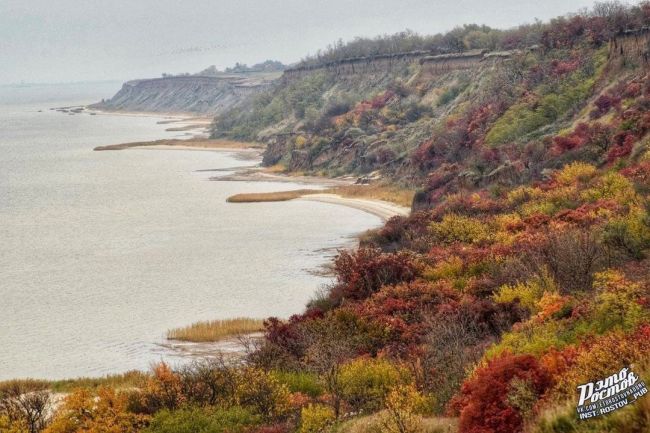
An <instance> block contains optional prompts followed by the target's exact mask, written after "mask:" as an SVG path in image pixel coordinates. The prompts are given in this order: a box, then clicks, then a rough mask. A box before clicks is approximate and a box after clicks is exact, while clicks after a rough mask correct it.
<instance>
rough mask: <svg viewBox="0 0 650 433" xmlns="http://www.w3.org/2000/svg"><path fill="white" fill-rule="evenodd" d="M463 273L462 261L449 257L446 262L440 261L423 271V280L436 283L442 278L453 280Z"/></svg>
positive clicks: (455, 257) (458, 258)
mask: <svg viewBox="0 0 650 433" xmlns="http://www.w3.org/2000/svg"><path fill="white" fill-rule="evenodd" d="M462 271H463V260H462V259H461V258H460V257H457V256H451V257H449V258H448V259H447V260H442V261H440V262H438V263H436V264H435V266H433V267H429V268H427V269H426V270H425V271H424V278H426V279H428V280H431V281H437V280H441V279H444V278H454V277H457V276H459V275H460V274H461V273H462Z"/></svg>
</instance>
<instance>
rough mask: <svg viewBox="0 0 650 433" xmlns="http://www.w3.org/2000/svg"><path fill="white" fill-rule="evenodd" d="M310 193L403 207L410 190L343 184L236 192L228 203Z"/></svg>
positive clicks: (410, 199)
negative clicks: (311, 187)
mask: <svg viewBox="0 0 650 433" xmlns="http://www.w3.org/2000/svg"><path fill="white" fill-rule="evenodd" d="M310 194H337V195H340V196H342V197H347V198H365V199H373V200H382V201H386V202H389V203H395V204H398V205H400V206H404V207H411V203H412V202H413V196H414V194H415V192H414V191H412V190H407V189H401V188H396V187H392V186H380V185H345V186H336V187H333V188H328V189H320V190H319V189H297V190H294V191H278V192H261V193H248V194H236V195H233V196H231V197H228V202H230V203H259V202H273V201H288V200H293V199H296V198H300V197H303V196H305V195H310Z"/></svg>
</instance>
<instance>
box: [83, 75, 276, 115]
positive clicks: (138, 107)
mask: <svg viewBox="0 0 650 433" xmlns="http://www.w3.org/2000/svg"><path fill="white" fill-rule="evenodd" d="M270 85H271V81H269V80H265V79H256V78H254V77H247V76H238V75H231V76H218V77H209V76H177V77H163V78H153V79H143V80H133V81H128V82H126V83H124V85H123V86H122V88H121V89H120V91H119V92H117V94H115V96H113V97H112V98H111V99H109V100H106V101H102V102H100V103H98V104H95V105H93V106H92V107H93V108H99V109H104V110H120V111H148V112H168V113H185V112H187V113H199V114H219V113H222V112H224V111H225V110H228V109H231V108H233V107H236V106H237V105H238V104H240V103H241V102H242V101H243V100H245V99H246V98H248V97H249V96H251V95H255V94H257V93H259V92H261V91H263V90H265V89H267V88H269V86H270Z"/></svg>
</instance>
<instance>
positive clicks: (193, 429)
mask: <svg viewBox="0 0 650 433" xmlns="http://www.w3.org/2000/svg"><path fill="white" fill-rule="evenodd" d="M258 423H259V419H258V418H257V417H256V416H254V415H252V414H251V413H250V412H248V411H247V410H245V409H242V408H239V407H233V408H230V409H200V408H196V407H189V408H185V409H181V410H176V411H169V410H167V409H165V410H162V411H160V412H158V413H157V414H156V415H155V416H154V417H153V419H152V420H151V424H150V425H149V427H148V428H146V429H145V430H144V432H145V433H222V432H223V433H226V432H228V433H238V432H243V431H246V430H247V429H249V428H250V427H251V426H254V425H256V424H258Z"/></svg>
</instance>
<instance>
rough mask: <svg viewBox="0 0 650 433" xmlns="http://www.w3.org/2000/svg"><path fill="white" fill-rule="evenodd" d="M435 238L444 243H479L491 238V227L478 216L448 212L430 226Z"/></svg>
mask: <svg viewBox="0 0 650 433" xmlns="http://www.w3.org/2000/svg"><path fill="white" fill-rule="evenodd" d="M429 227H430V230H431V232H432V234H433V236H434V238H435V239H436V240H437V241H438V242H441V243H444V244H452V243H455V242H462V243H468V244H477V243H481V242H484V241H486V240H488V239H489V238H490V229H489V227H488V226H487V225H486V224H484V223H483V222H481V221H480V220H478V219H476V218H471V217H466V216H461V215H456V214H448V215H445V216H444V217H443V218H442V221H440V222H433V223H431V225H430V226H429Z"/></svg>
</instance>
